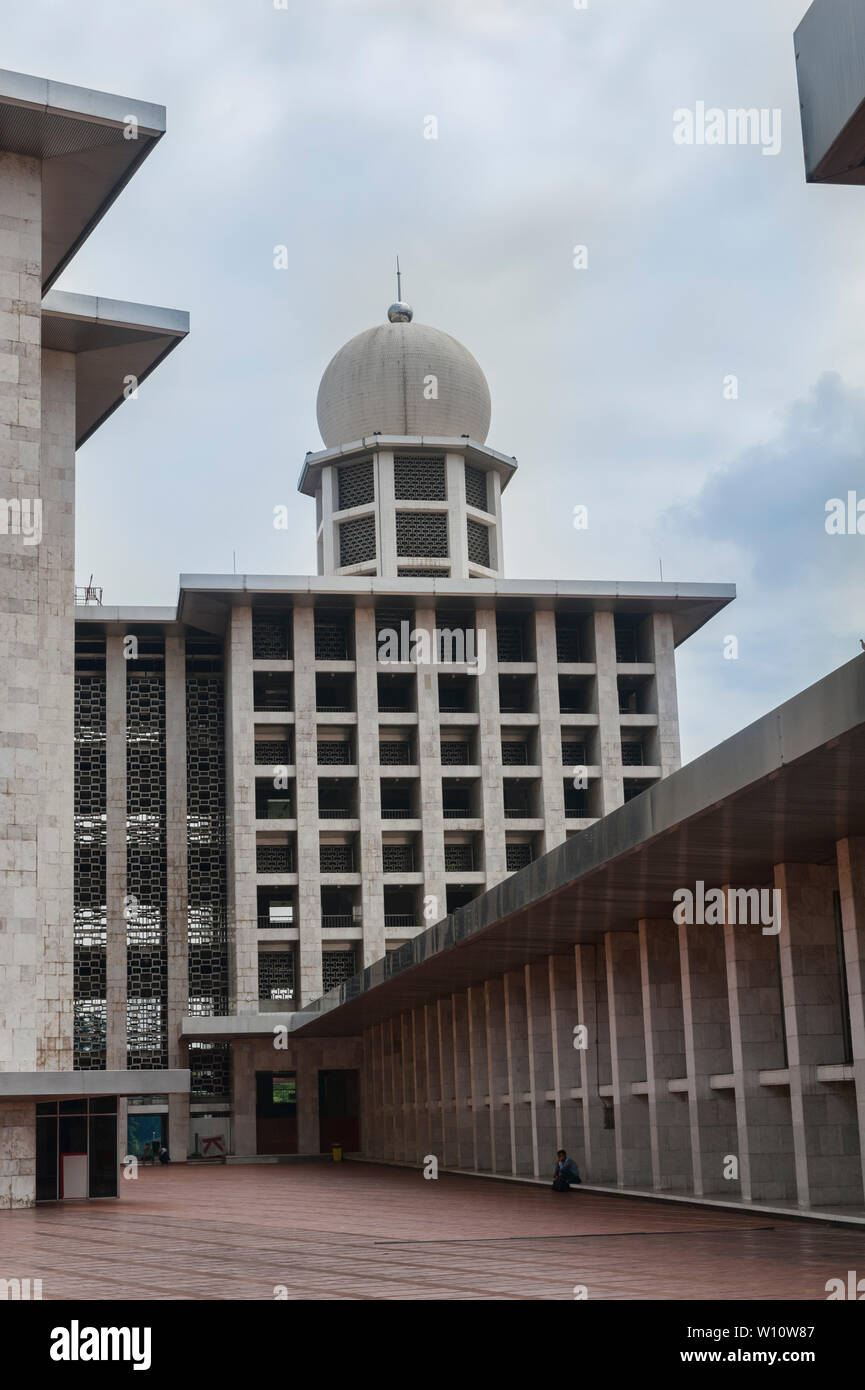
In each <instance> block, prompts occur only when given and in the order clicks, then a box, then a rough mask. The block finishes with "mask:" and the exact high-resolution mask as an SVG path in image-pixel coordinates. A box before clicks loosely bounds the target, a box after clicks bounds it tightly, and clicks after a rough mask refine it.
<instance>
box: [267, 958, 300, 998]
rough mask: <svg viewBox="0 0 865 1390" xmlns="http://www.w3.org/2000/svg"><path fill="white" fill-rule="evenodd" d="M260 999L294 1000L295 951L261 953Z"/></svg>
mask: <svg viewBox="0 0 865 1390" xmlns="http://www.w3.org/2000/svg"><path fill="white" fill-rule="evenodd" d="M258 997H259V999H284V1000H285V1002H286V1003H290V1002H291V1000H293V999H294V951H260V952H259V955H258Z"/></svg>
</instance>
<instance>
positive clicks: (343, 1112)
mask: <svg viewBox="0 0 865 1390" xmlns="http://www.w3.org/2000/svg"><path fill="white" fill-rule="evenodd" d="M334 1144H341V1145H342V1147H343V1150H344V1151H345V1152H346V1153H357V1152H358V1151H359V1150H360V1073H359V1072H358V1071H357V1070H352V1069H350V1068H347V1067H340V1068H338V1069H334V1070H332V1071H320V1072H319V1073H318V1147H319V1153H330V1150H331V1148H332V1146H333V1145H334Z"/></svg>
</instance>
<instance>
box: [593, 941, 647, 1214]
mask: <svg viewBox="0 0 865 1390" xmlns="http://www.w3.org/2000/svg"><path fill="white" fill-rule="evenodd" d="M604 941H605V945H606V962H607V992H608V995H609V1001H610V1054H611V1061H612V1072H613V1109H614V1114H615V1124H616V1141H615V1142H616V1171H617V1179H616V1180H617V1182H618V1185H619V1187H649V1186H651V1183H652V1154H651V1145H650V1142H649V1107H648V1102H647V1099H646V1096H645V1095H640V1094H635V1093H634V1090H633V1086H634V1083H635V1082H637V1083H640V1082H642V1083H645V1082H646V1045H645V1038H644V1033H643V995H642V983H641V976H640V944H639V940H638V938H637V935H636V933H635V932H607V933H606V935H605V937H604Z"/></svg>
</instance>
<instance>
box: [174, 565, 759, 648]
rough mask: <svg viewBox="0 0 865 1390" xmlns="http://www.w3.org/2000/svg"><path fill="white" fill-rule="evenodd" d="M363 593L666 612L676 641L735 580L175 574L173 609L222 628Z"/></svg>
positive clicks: (704, 618) (729, 597)
mask: <svg viewBox="0 0 865 1390" xmlns="http://www.w3.org/2000/svg"><path fill="white" fill-rule="evenodd" d="M349 594H351V595H355V594H359V595H368V596H369V601H370V602H371V603H374V602H375V601H376V600H381V599H386V598H397V597H400V596H406V597H407V596H409V595H413V594H430V595H432V596H433V597H434V598H439V597H440V598H441V599H442V600H446V599H450V600H462V599H467V600H469V604H470V605H472V604H473V603H474V601H475V600H476V599H478V598H481V597H483V598H491V599H492V600H493V606H494V607H498V608H509V609H510V608H516V607H519V606H520V603H521V602H522V603H523V604H524V605H525V606H527V607H528V606H531V605H539V606H546V607H553V606H554V605H555V606H557V607H561V608H567V609H569V610H571V611H572V612H574V613H575V614H582V613H591V612H595V611H597V610H599V609H600V610H603V611H609V612H612V613H616V612H628V613H638V612H645V613H670V614H671V615H672V619H673V636H674V640H675V642H676V645H677V646H678V645H679V643H681V642H684V641H685V640H686V639H687V638H688V637H690V636H691V635H692V634H693V633H694V632H696V631H697V630H698V628H701V627H702V626H703V625H704V624H705V623H707V622H708V621H709V619H710V618H713V617H714V616H715V614H716V613H720V611H721V609H722V608H726V606H727V604H728V603H732V601H733V599H734V598H735V597H736V586H735V585H734V584H663V583H649V582H640V581H636V580H635V581H633V582H631V583H606V582H603V581H591V580H589V581H585V580H568V579H556V580H552V579H551V580H546V579H416V578H410V577H404V578H401V579H400V578H396V579H394V578H390V577H383V576H381V577H380V576H378V575H371V576H369V577H367V578H361V577H351V576H346V575H324V574H313V575H282V574H182V575H181V576H180V596H179V598H178V604H177V615H178V617H179V618H180V619H181V620H182V621H183V622H186V623H189V624H191V625H192V626H193V627H200V628H202V629H203V630H204V631H209V632H222V631H223V630H224V627H225V623H226V619H227V616H228V610H229V609H230V608H233V607H237V606H239V605H242V604H247V603H256V605H257V606H259V607H262V608H266V607H267V606H268V604H271V605H272V606H274V607H278V606H279V604H280V603H285V602H286V600H290V601H293V602H310V603H311V602H313V601H314V600H317V599H320V598H327V597H328V596H329V595H330V596H332V597H333V598H334V600H336V601H338V600H339V598H340V596H343V595H349Z"/></svg>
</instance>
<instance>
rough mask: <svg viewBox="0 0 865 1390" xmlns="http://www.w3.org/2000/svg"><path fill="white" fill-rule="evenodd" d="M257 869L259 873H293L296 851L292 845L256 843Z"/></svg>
mask: <svg viewBox="0 0 865 1390" xmlns="http://www.w3.org/2000/svg"><path fill="white" fill-rule="evenodd" d="M255 869H256V872H257V873H259V874H293V873H294V851H293V850H292V847H291V845H256V847H255Z"/></svg>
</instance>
